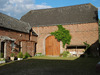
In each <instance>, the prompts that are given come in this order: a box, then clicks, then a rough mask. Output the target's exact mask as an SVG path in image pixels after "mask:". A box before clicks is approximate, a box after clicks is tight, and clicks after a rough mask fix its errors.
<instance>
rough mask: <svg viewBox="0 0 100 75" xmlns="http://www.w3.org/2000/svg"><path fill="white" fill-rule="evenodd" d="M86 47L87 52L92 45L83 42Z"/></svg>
mask: <svg viewBox="0 0 100 75" xmlns="http://www.w3.org/2000/svg"><path fill="white" fill-rule="evenodd" d="M83 43H84V45H85V46H86V50H87V49H88V48H89V47H90V45H89V44H88V43H87V42H83Z"/></svg>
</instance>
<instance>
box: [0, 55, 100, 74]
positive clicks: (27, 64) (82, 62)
mask: <svg viewBox="0 0 100 75" xmlns="http://www.w3.org/2000/svg"><path fill="white" fill-rule="evenodd" d="M99 61H100V58H64V57H63V58H62V57H46V56H45V57H33V58H29V59H26V60H22V61H16V62H11V63H7V64H4V65H1V66H0V75H100V74H98V73H96V72H95V67H96V64H97V62H99Z"/></svg>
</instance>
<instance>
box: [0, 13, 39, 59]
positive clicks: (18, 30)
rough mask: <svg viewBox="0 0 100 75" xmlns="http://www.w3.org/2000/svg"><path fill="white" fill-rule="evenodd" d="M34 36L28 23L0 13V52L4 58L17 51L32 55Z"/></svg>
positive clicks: (35, 40)
mask: <svg viewBox="0 0 100 75" xmlns="http://www.w3.org/2000/svg"><path fill="white" fill-rule="evenodd" d="M36 38H37V35H36V34H35V32H34V31H33V30H32V29H31V26H30V25H29V24H28V23H25V22H23V21H20V20H17V19H14V18H12V17H10V16H7V15H5V14H2V13H0V53H4V58H8V57H10V55H11V53H15V55H17V53H18V52H19V51H22V52H23V53H24V54H25V52H28V53H29V54H30V55H31V56H34V52H35V43H36V42H37V39H36Z"/></svg>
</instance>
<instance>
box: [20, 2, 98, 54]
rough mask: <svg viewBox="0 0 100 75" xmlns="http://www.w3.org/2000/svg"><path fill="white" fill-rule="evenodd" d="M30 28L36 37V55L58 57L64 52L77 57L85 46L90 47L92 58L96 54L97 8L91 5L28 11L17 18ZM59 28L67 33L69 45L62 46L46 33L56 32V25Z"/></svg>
mask: <svg viewBox="0 0 100 75" xmlns="http://www.w3.org/2000/svg"><path fill="white" fill-rule="evenodd" d="M21 20H22V21H24V22H27V23H29V24H30V25H31V27H32V29H33V30H34V31H35V32H36V34H37V35H38V37H37V45H36V52H37V53H42V54H44V55H48V56H59V55H60V53H62V52H63V51H64V50H68V51H70V53H71V54H72V55H74V54H75V55H77V56H79V55H81V54H83V51H84V50H85V48H86V46H85V45H84V43H83V42H87V43H88V44H90V45H91V47H90V51H91V53H92V54H93V55H95V56H98V55H99V50H98V48H99V43H98V9H97V8H96V7H95V6H93V5H92V4H90V3H89V4H81V5H75V6H68V7H59V8H50V9H40V10H31V11H29V12H28V13H27V14H25V15H24V16H22V18H21ZM59 24H61V25H63V27H64V28H66V29H68V30H69V31H70V34H71V36H72V39H71V44H70V45H66V47H65V48H63V47H62V42H58V41H57V39H55V37H54V36H51V35H50V33H51V32H54V31H56V30H57V25H59Z"/></svg>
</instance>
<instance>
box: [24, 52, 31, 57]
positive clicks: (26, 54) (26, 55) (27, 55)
mask: <svg viewBox="0 0 100 75" xmlns="http://www.w3.org/2000/svg"><path fill="white" fill-rule="evenodd" d="M28 57H31V55H30V54H29V53H27V52H26V53H25V55H24V57H23V58H24V59H26V58H28Z"/></svg>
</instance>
